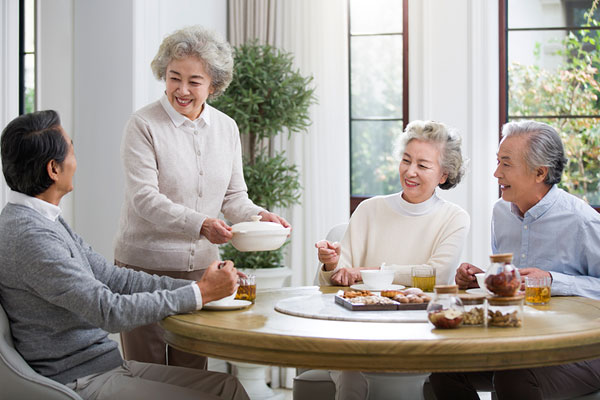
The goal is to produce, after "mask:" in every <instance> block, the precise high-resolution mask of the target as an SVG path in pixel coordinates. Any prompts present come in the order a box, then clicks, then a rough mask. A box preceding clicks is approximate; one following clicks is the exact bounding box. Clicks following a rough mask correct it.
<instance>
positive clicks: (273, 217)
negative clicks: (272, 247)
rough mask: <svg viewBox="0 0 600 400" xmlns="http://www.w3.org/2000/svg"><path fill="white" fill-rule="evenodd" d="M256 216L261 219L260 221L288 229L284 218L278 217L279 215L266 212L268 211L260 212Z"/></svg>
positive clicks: (288, 225)
mask: <svg viewBox="0 0 600 400" xmlns="http://www.w3.org/2000/svg"><path fill="white" fill-rule="evenodd" d="M258 215H260V216H261V217H262V218H261V219H260V220H261V221H266V222H275V223H277V224H281V225H283V227H284V228H289V227H290V224H289V223H288V222H287V221H286V220H285V218H283V217H280V216H279V215H277V214H275V213H272V212H268V211H261V212H259V213H258Z"/></svg>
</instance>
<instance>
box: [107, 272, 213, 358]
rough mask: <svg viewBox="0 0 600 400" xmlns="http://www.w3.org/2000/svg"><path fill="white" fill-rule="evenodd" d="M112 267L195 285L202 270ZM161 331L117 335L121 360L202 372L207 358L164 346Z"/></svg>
mask: <svg viewBox="0 0 600 400" xmlns="http://www.w3.org/2000/svg"><path fill="white" fill-rule="evenodd" d="M115 265H117V266H119V267H124V268H130V269H133V270H135V271H143V272H146V273H148V274H151V275H159V276H169V277H171V278H176V279H189V280H192V281H198V280H200V278H201V277H202V275H203V274H204V270H198V271H191V272H185V271H156V270H151V269H145V268H142V267H137V266H134V265H128V264H124V263H122V262H119V261H117V260H115ZM163 336H164V330H163V329H162V328H161V327H160V325H158V323H155V324H150V325H145V326H140V327H138V328H135V329H132V330H130V331H128V332H121V345H122V346H123V358H125V359H126V360H134V361H139V362H145V363H152V364H162V365H173V366H177V367H186V368H196V369H206V364H207V358H206V357H203V356H199V355H195V354H191V353H186V352H184V351H180V350H177V349H174V348H173V347H170V346H167V345H166V343H165V341H164V340H163Z"/></svg>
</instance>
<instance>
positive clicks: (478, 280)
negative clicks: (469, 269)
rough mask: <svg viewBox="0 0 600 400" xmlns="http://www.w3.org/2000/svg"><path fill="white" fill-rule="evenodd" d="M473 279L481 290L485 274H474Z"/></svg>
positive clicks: (483, 285)
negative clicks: (475, 279)
mask: <svg viewBox="0 0 600 400" xmlns="http://www.w3.org/2000/svg"><path fill="white" fill-rule="evenodd" d="M475 278H477V284H478V285H479V287H480V288H482V289H483V288H484V287H485V272H480V273H478V274H475Z"/></svg>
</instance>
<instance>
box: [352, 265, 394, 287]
mask: <svg viewBox="0 0 600 400" xmlns="http://www.w3.org/2000/svg"><path fill="white" fill-rule="evenodd" d="M360 274H361V276H362V280H363V282H364V284H365V286H367V287H368V288H371V289H385V288H387V287H389V286H390V285H391V284H392V282H393V281H394V271H392V270H380V269H365V270H362V271H360Z"/></svg>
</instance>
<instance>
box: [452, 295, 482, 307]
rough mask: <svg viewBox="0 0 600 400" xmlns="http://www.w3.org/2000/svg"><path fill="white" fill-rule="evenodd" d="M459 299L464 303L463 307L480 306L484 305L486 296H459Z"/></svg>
mask: <svg viewBox="0 0 600 400" xmlns="http://www.w3.org/2000/svg"><path fill="white" fill-rule="evenodd" d="M458 298H459V299H460V300H461V301H462V302H463V305H465V306H470V305H478V304H483V302H484V301H485V298H486V296H484V295H475V294H459V295H458Z"/></svg>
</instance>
